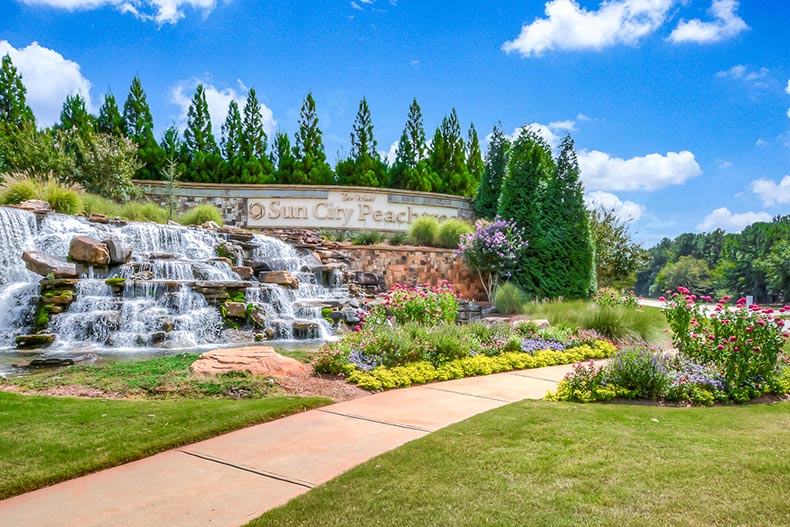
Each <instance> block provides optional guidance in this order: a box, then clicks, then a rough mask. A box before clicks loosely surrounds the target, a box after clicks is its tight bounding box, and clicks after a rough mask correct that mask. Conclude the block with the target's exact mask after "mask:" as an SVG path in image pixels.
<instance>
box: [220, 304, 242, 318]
mask: <svg viewBox="0 0 790 527" xmlns="http://www.w3.org/2000/svg"><path fill="white" fill-rule="evenodd" d="M224 305H225V316H227V317H229V318H247V304H245V303H244V302H225V304H224Z"/></svg>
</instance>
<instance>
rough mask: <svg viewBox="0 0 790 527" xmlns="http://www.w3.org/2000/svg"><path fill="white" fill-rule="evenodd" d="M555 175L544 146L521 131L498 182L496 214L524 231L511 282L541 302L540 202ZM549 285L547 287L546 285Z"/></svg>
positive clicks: (544, 290) (544, 291)
mask: <svg viewBox="0 0 790 527" xmlns="http://www.w3.org/2000/svg"><path fill="white" fill-rule="evenodd" d="M555 173H556V167H555V165H554V159H553V158H552V156H551V148H550V147H549V145H548V143H546V141H545V140H544V139H543V138H542V137H540V136H539V135H538V134H537V133H535V132H534V131H533V130H530V129H528V128H525V129H522V130H521V133H520V134H519V136H518V138H517V139H516V140H515V142H514V143H513V145H512V146H511V148H510V155H509V158H508V172H507V176H506V177H505V180H504V181H503V182H502V192H501V194H500V196H499V205H498V207H497V212H498V213H499V215H500V216H501V217H502V218H504V219H506V220H509V219H513V220H514V221H515V222H516V225H518V226H519V227H521V228H522V229H524V232H525V237H526V238H527V241H528V242H529V247H528V248H527V249H526V251H524V253H523V256H522V257H521V259H520V261H519V266H518V271H517V273H516V274H515V275H514V276H513V279H514V280H515V281H516V282H517V283H518V285H519V286H521V288H522V289H524V291H525V292H527V293H528V294H530V295H532V296H536V297H538V298H545V297H546V296H548V294H549V293H550V291H549V289H550V287H547V284H546V283H545V282H546V281H547V280H550V278H547V277H546V276H544V266H545V262H546V244H547V243H549V242H548V241H547V240H546V236H545V233H544V230H543V229H544V225H545V218H544V207H543V203H544V199H545V197H546V189H547V187H548V185H549V182H550V181H551V179H552V178H553V177H554V175H555ZM549 285H550V284H549Z"/></svg>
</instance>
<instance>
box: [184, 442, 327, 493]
mask: <svg viewBox="0 0 790 527" xmlns="http://www.w3.org/2000/svg"><path fill="white" fill-rule="evenodd" d="M179 452H181V453H183V454H186V455H188V456H193V457H196V458H199V459H203V460H205V461H211V462H212V463H217V464H219V465H225V466H227V467H231V468H235V469H238V470H243V471H245V472H250V473H252V474H257V475H258V476H263V477H266V478H269V479H276V480H277V481H282V482H284V483H290V484H292V485H298V486H300V487H304V488H306V489H312V488H315V487H316V486H317V484H316V483H311V482H309V481H304V480H301V479H297V478H289V477H288V476H283V475H282V474H277V473H276V472H268V471H266V470H260V469H257V468H252V467H246V466H244V465H237V464H236V463H231V462H230V461H226V460H224V459H221V458H218V457H214V456H210V455H208V454H201V453H199V452H194V451H191V450H184V449H179Z"/></svg>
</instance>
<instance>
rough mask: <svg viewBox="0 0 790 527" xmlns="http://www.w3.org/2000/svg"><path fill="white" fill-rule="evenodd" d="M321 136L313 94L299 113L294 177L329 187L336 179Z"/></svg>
mask: <svg viewBox="0 0 790 527" xmlns="http://www.w3.org/2000/svg"><path fill="white" fill-rule="evenodd" d="M321 135H322V133H321V129H320V128H318V115H317V113H316V107H315V99H313V94H312V93H308V94H307V97H305V100H304V103H302V110H301V112H300V113H299V131H298V132H297V133H296V146H295V147H294V157H295V158H296V162H295V166H294V177H295V178H296V179H298V180H302V179H304V180H305V182H306V183H309V184H311V185H329V184H331V183H333V179H334V177H333V174H332V169H331V168H330V167H329V164H328V163H327V162H326V153H324V143H323V140H322V139H321Z"/></svg>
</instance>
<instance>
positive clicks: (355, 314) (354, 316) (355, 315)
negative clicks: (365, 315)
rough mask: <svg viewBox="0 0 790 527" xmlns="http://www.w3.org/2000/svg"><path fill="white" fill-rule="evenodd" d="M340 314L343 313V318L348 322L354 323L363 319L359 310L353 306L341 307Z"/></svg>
mask: <svg viewBox="0 0 790 527" xmlns="http://www.w3.org/2000/svg"><path fill="white" fill-rule="evenodd" d="M340 314H341V315H343V320H345V321H346V322H347V323H348V324H352V325H353V324H359V323H360V322H362V319H360V318H359V310H358V309H355V308H353V307H351V306H347V307H344V308H343V309H341V310H340Z"/></svg>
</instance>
